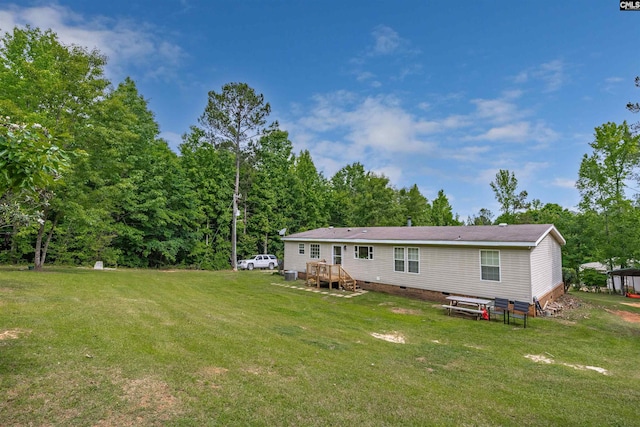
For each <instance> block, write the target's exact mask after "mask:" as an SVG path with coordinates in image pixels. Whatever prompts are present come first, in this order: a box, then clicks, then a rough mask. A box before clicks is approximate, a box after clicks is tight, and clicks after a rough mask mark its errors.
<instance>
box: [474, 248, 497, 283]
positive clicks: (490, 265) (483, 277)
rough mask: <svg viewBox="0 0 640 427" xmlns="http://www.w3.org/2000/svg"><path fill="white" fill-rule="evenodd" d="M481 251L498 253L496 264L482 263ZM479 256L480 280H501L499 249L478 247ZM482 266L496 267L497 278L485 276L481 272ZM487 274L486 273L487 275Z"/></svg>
mask: <svg viewBox="0 0 640 427" xmlns="http://www.w3.org/2000/svg"><path fill="white" fill-rule="evenodd" d="M483 252H495V253H497V254H498V265H493V264H483V263H482V253H483ZM479 257H480V280H482V281H483V282H498V283H499V282H501V281H502V262H501V259H500V251H499V250H496V249H480V253H479ZM483 267H488V268H497V269H498V279H497V280H496V279H491V278H485V275H484V273H483ZM487 276H488V275H487Z"/></svg>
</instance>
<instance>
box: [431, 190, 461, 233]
mask: <svg viewBox="0 0 640 427" xmlns="http://www.w3.org/2000/svg"><path fill="white" fill-rule="evenodd" d="M430 214H431V221H430V222H431V225H462V222H461V221H460V219H459V216H458V214H455V216H454V214H453V208H452V207H451V204H450V203H449V198H448V197H447V196H446V194H444V190H442V189H441V190H440V191H438V196H437V197H436V198H435V199H433V202H431V212H430Z"/></svg>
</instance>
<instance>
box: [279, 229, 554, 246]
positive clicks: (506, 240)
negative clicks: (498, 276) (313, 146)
mask: <svg viewBox="0 0 640 427" xmlns="http://www.w3.org/2000/svg"><path fill="white" fill-rule="evenodd" d="M548 234H551V235H552V236H553V237H554V238H555V239H556V240H557V241H558V242H559V243H560V244H561V245H564V244H565V243H566V242H565V240H564V238H563V237H562V235H561V234H560V233H559V232H558V230H557V229H556V228H555V227H554V226H553V225H551V224H518V225H484V226H482V225H475V226H446V227H336V228H334V227H329V228H317V229H315V230H309V231H303V232H301V233H295V234H291V235H289V236H286V237H283V240H285V241H305V242H309V241H317V242H340V243H347V242H350V243H386V244H407V243H411V244H423V245H429V244H432V245H456V246H457V245H460V246H465V245H467V246H468V245H472V246H479V245H481V246H523V247H532V246H537V245H538V244H539V243H540V241H542V239H543V238H544V237H546V236H547V235H548Z"/></svg>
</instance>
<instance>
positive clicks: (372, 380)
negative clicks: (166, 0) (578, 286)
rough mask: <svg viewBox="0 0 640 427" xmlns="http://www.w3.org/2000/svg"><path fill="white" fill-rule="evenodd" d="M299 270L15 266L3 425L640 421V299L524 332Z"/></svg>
mask: <svg viewBox="0 0 640 427" xmlns="http://www.w3.org/2000/svg"><path fill="white" fill-rule="evenodd" d="M291 283H292V282H284V280H283V278H281V277H280V276H277V275H273V274H270V273H269V272H261V271H251V272H249V271H242V272H238V273H232V272H158V271H143V270H122V271H93V270H83V269H50V270H47V271H45V272H43V273H34V272H29V271H18V270H16V269H9V268H4V269H0V425H2V426H27V425H78V426H82V425H86V426H134V425H135V426H156V425H157V426H166V425H169V426H175V425H177V426H203V425H220V426H228V425H241V426H249V425H250V426H279V425H280V426H284V425H294V426H328V425H330V426H347V425H351V426H383V425H393V426H396V425H419V426H423V425H474V426H475V425H518V426H522V425H525V426H527V425H530V426H549V425H560V426H585V425H594V426H603V425H623V426H630V425H639V424H640V367H639V366H638V364H639V362H638V360H639V359H638V356H639V355H640V323H635V322H633V321H631V320H634V316H635V318H640V307H634V306H630V305H624V304H622V303H633V302H634V300H630V299H625V298H623V297H620V296H613V295H603V294H577V293H576V294H574V296H575V297H577V298H580V299H581V300H582V301H583V304H582V305H581V307H580V308H578V309H575V310H571V311H570V312H567V313H565V317H564V318H562V319H558V318H556V319H550V318H535V319H531V320H530V323H529V324H528V327H527V329H523V328H522V321H521V320H518V326H517V327H514V326H513V325H511V326H507V325H503V323H502V321H501V320H500V321H496V320H494V321H492V322H486V321H478V322H476V321H474V320H471V319H467V318H462V317H456V316H453V317H449V316H446V315H445V314H444V313H443V311H444V310H442V308H440V306H439V305H438V304H436V303H431V302H424V301H417V300H409V299H404V298H400V297H394V296H389V295H385V294H378V293H373V292H369V293H366V294H364V295H360V296H357V297H353V298H344V297H337V296H331V295H326V294H320V293H314V292H309V291H304V290H298V289H292V288H289V287H285V286H282V285H290V284H291ZM297 285H299V286H302V282H297ZM638 302H640V301H638ZM623 315H626V316H627V318H626V320H625V318H623ZM373 333H375V334H381V335H382V336H384V335H391V336H395V337H402V338H404V340H405V342H404V343H395V342H389V341H386V340H384V339H380V338H376V337H374V336H373V335H372V334H373ZM603 370H604V371H603Z"/></svg>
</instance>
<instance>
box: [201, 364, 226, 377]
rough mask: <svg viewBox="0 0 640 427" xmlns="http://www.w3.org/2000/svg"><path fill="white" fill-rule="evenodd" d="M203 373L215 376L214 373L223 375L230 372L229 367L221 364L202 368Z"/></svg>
mask: <svg viewBox="0 0 640 427" xmlns="http://www.w3.org/2000/svg"><path fill="white" fill-rule="evenodd" d="M200 372H201V373H202V374H203V375H207V376H214V375H222V374H226V373H227V372H229V370H228V369H227V368H221V367H219V366H207V367H204V368H202V370H201V371H200Z"/></svg>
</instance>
